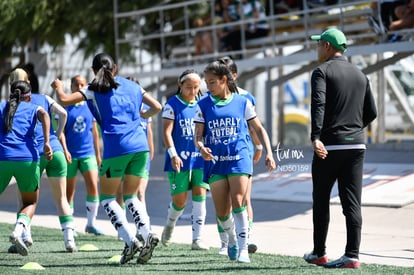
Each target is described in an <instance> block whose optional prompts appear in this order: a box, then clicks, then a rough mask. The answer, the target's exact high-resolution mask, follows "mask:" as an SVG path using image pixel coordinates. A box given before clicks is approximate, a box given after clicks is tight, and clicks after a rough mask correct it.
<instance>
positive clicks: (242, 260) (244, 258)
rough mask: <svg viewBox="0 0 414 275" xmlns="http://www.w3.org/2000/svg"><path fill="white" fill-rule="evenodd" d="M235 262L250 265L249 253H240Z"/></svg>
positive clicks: (244, 251)
mask: <svg viewBox="0 0 414 275" xmlns="http://www.w3.org/2000/svg"><path fill="white" fill-rule="evenodd" d="M237 262H238V263H245V264H248V263H250V258H249V251H247V250H242V251H240V255H239V257H238V258H237Z"/></svg>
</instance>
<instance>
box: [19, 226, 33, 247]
mask: <svg viewBox="0 0 414 275" xmlns="http://www.w3.org/2000/svg"><path fill="white" fill-rule="evenodd" d="M22 239H23V241H24V244H25V245H26V246H27V247H28V248H29V247H31V246H32V245H33V239H32V234H31V233H30V230H24V231H23V234H22Z"/></svg>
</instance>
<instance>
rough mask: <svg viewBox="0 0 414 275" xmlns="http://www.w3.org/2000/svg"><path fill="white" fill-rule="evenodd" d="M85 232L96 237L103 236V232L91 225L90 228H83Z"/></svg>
mask: <svg viewBox="0 0 414 275" xmlns="http://www.w3.org/2000/svg"><path fill="white" fill-rule="evenodd" d="M85 232H86V233H90V234H95V235H96V236H99V235H103V232H102V231H101V230H100V229H98V228H96V227H95V226H93V225H92V226H88V225H87V226H86V227H85Z"/></svg>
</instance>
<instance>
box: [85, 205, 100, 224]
mask: <svg viewBox="0 0 414 275" xmlns="http://www.w3.org/2000/svg"><path fill="white" fill-rule="evenodd" d="M98 209H99V202H98V201H94V202H91V201H86V217H87V218H88V222H87V226H94V225H95V222H96V216H97V215H98Z"/></svg>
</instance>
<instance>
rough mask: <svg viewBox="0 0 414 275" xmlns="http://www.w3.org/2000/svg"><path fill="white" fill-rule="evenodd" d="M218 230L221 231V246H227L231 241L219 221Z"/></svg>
mask: <svg viewBox="0 0 414 275" xmlns="http://www.w3.org/2000/svg"><path fill="white" fill-rule="evenodd" d="M217 231H218V233H219V237H220V242H221V244H220V247H227V245H228V243H229V235H228V234H227V233H226V232H225V231H224V229H223V228H222V227H221V225H220V223H219V222H218V221H217Z"/></svg>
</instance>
